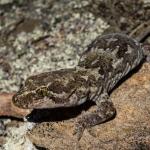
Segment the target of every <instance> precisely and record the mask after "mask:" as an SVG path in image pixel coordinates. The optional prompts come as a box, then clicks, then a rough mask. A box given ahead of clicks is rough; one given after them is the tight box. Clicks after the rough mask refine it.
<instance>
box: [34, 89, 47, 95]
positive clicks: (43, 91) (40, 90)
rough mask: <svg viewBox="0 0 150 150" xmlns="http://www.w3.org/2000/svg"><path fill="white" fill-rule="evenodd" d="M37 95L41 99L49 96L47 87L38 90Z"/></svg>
mask: <svg viewBox="0 0 150 150" xmlns="http://www.w3.org/2000/svg"><path fill="white" fill-rule="evenodd" d="M36 93H37V94H38V96H40V97H44V96H47V88H46V87H42V88H40V89H37V90H36Z"/></svg>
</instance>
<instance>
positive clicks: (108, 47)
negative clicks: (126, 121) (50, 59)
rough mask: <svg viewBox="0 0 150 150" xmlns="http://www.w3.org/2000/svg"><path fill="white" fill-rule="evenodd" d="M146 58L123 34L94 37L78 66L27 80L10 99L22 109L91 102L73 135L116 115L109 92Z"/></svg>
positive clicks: (132, 41) (137, 45)
mask: <svg viewBox="0 0 150 150" xmlns="http://www.w3.org/2000/svg"><path fill="white" fill-rule="evenodd" d="M144 58H145V56H144V51H143V49H142V47H141V44H140V43H138V42H137V41H135V40H133V39H132V38H130V37H128V36H126V35H123V34H117V33H116V34H115V33H114V34H108V35H104V36H99V37H97V38H96V39H95V40H94V41H93V42H92V43H91V44H90V45H89V46H88V48H87V50H86V51H85V52H84V53H83V54H82V56H81V58H80V60H79V63H78V65H77V66H76V67H75V68H72V69H63V70H58V71H53V72H46V73H41V74H38V75H35V76H31V77H29V78H28V79H27V80H26V82H25V85H24V86H23V87H22V88H21V89H20V91H19V92H17V93H16V94H15V95H14V97H13V100H12V101H13V103H14V104H15V105H16V106H18V107H21V108H25V109H26V108H32V109H34V108H38V109H42V108H54V107H70V106H76V105H80V104H82V103H84V102H85V101H87V100H89V101H94V102H95V104H96V105H95V106H94V107H95V109H94V111H93V112H91V113H89V112H87V114H85V115H83V116H82V117H80V118H79V119H78V120H77V122H76V125H75V130H74V134H77V138H78V140H79V139H80V138H81V136H82V133H83V131H84V129H85V128H88V127H91V126H94V125H97V124H100V123H102V122H105V121H107V120H109V119H110V118H112V117H113V116H114V114H115V112H116V110H115V108H114V106H113V103H112V101H111V99H110V98H109V92H110V91H111V90H112V89H113V88H114V86H115V85H116V84H117V83H118V81H120V79H122V78H123V77H124V76H125V75H127V74H128V73H129V72H130V71H131V70H132V69H134V68H135V67H136V66H138V65H139V63H140V62H141V61H142V60H143V59H144Z"/></svg>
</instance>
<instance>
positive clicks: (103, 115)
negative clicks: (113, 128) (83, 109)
mask: <svg viewBox="0 0 150 150" xmlns="http://www.w3.org/2000/svg"><path fill="white" fill-rule="evenodd" d="M95 102H96V105H95V106H94V107H95V108H94V111H93V112H90V113H89V112H87V114H84V115H83V116H81V117H80V118H78V120H77V123H76V125H75V130H74V135H76V136H77V139H78V140H80V138H81V137H82V134H83V132H84V129H85V128H89V127H92V126H95V125H98V124H100V123H103V122H106V121H108V120H110V119H111V118H112V117H113V116H114V115H115V114H116V109H115V108H114V105H113V103H112V101H111V99H110V98H109V96H108V94H107V93H104V94H102V95H101V96H100V97H99V98H98V99H97V100H96V101H95Z"/></svg>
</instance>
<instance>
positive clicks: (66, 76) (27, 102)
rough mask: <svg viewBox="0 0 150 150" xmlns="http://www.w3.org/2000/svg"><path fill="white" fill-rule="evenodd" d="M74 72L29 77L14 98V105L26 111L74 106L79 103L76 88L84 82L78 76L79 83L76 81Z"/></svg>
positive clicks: (57, 72)
mask: <svg viewBox="0 0 150 150" xmlns="http://www.w3.org/2000/svg"><path fill="white" fill-rule="evenodd" d="M74 72H75V71H74V70H71V69H66V70H59V71H53V72H47V73H42V74H38V75H35V76H31V77H29V78H28V79H27V80H26V81H25V84H24V86H23V87H22V88H21V89H20V90H19V91H18V92H17V93H16V94H15V95H14V96H13V99H12V102H13V104H14V105H15V106H17V107H20V108H24V109H43V108H56V107H69V106H71V105H74V102H76V101H77V96H76V95H75V91H76V88H77V87H79V86H80V85H81V84H82V82H83V79H82V80H79V77H78V76H77V75H76V77H75V78H78V82H77V81H75V79H74V76H75V75H74ZM81 81H82V82H81ZM78 89H79V88H78ZM79 93H80V92H79Z"/></svg>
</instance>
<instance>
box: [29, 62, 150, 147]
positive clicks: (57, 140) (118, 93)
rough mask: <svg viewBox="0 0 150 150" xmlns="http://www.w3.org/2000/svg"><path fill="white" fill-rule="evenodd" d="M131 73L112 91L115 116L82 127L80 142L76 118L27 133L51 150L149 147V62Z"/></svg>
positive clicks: (37, 126)
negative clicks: (87, 127) (76, 135)
mask: <svg viewBox="0 0 150 150" xmlns="http://www.w3.org/2000/svg"><path fill="white" fill-rule="evenodd" d="M134 72H136V73H135V74H133V73H132V74H133V75H132V76H131V75H129V78H128V79H127V80H126V81H125V82H123V83H121V85H120V86H118V87H117V88H116V89H115V90H114V91H113V92H112V94H111V98H112V100H113V102H114V104H115V106H116V109H117V114H116V117H115V118H114V119H113V120H110V121H108V122H106V123H103V124H100V125H97V126H95V127H92V128H91V129H88V130H85V132H84V134H83V136H82V138H81V140H80V141H79V142H78V141H76V139H75V138H74V137H73V136H72V131H73V125H74V121H75V118H74V119H70V120H65V121H59V122H43V123H41V124H38V125H36V126H35V127H34V128H33V129H32V130H31V131H29V132H28V133H27V136H28V137H29V139H30V140H31V141H32V142H33V143H35V144H36V145H38V146H40V147H46V148H48V149H54V150H57V149H67V150H72V149H79V150H80V149H81V150H84V149H86V150H88V149H90V150H99V149H107V150H114V149H122V150H130V149H131V150H133V149H135V150H140V149H144V150H148V149H150V64H148V63H144V64H143V65H142V66H141V68H138V69H137V70H135V71H134ZM130 76H131V77H130ZM90 109H92V107H90Z"/></svg>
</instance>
